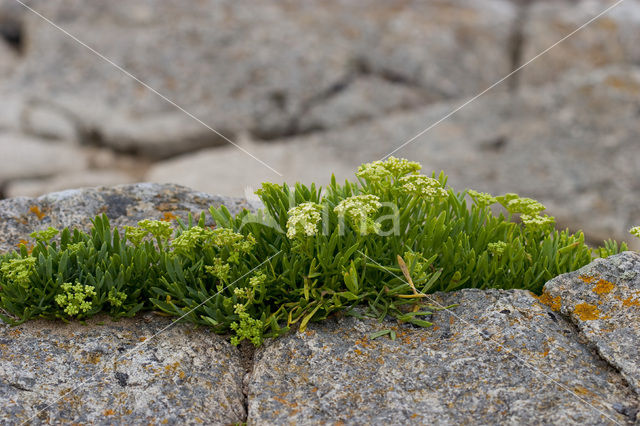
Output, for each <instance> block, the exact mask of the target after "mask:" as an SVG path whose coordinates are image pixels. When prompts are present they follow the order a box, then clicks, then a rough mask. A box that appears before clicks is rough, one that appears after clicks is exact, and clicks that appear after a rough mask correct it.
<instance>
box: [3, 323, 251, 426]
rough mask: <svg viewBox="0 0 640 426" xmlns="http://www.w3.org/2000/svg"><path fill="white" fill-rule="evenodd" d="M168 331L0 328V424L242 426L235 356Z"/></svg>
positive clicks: (219, 344) (182, 330) (105, 326)
mask: <svg viewBox="0 0 640 426" xmlns="http://www.w3.org/2000/svg"><path fill="white" fill-rule="evenodd" d="M100 320H102V321H100ZM170 323H171V321H170V320H168V319H166V318H160V317H158V316H155V315H152V314H145V315H140V316H137V317H136V318H135V319H124V320H120V321H118V322H112V321H111V320H110V319H108V317H106V318H94V319H91V320H89V321H87V324H86V325H82V324H80V323H73V324H65V323H63V322H51V321H33V322H29V323H28V324H23V325H20V326H17V327H15V328H8V327H6V326H0V327H2V328H0V359H1V360H2V362H1V363H0V405H1V406H2V412H1V413H0V422H1V423H3V424H16V425H17V424H24V423H29V424H50V423H74V424H87V423H90V424H143V423H144V424H164V423H168V424H198V423H208V424H231V423H236V422H241V421H242V420H243V419H244V418H245V417H246V413H245V408H244V395H243V394H242V378H243V375H244V369H243V367H242V365H241V363H240V357H239V355H238V351H237V349H235V348H234V347H233V346H231V344H230V343H229V342H228V341H226V340H224V339H223V338H222V337H219V336H216V335H215V334H212V333H209V332H207V331H206V330H202V329H200V330H195V329H193V327H190V326H185V325H175V326H173V327H170V328H167V329H166V330H164V328H166V327H167V326H168V325H169V324H170ZM156 334H158V336H157V337H155V336H156ZM34 348H37V350H34Z"/></svg>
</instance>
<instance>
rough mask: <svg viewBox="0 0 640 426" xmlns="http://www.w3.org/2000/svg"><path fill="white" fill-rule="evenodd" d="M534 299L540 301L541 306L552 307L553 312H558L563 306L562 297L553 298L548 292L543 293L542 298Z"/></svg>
mask: <svg viewBox="0 0 640 426" xmlns="http://www.w3.org/2000/svg"><path fill="white" fill-rule="evenodd" d="M534 297H535V298H536V299H538V302H540V303H541V304H543V305H545V306H548V307H550V308H551V310H552V311H556V312H557V311H559V310H560V307H561V306H562V299H561V298H560V296H556V297H551V296H550V295H549V293H547V292H546V291H545V292H543V293H542V294H541V295H540V296H534Z"/></svg>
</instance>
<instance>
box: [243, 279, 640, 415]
mask: <svg viewBox="0 0 640 426" xmlns="http://www.w3.org/2000/svg"><path fill="white" fill-rule="evenodd" d="M434 300H435V301H436V303H438V304H441V305H449V304H453V303H457V304H459V306H458V307H456V308H453V309H451V311H442V312H438V313H436V314H435V315H433V318H432V319H431V321H432V322H434V323H435V326H434V327H432V328H428V329H421V328H413V327H411V326H407V325H400V326H399V325H398V324H397V323H396V322H395V321H384V322H383V323H382V324H380V323H378V322H377V321H375V320H359V319H355V318H340V319H336V318H334V319H330V320H327V321H326V322H323V323H320V324H313V325H311V326H309V328H308V329H307V331H306V332H304V333H297V334H294V335H290V336H286V337H283V338H280V339H278V340H275V341H271V342H268V343H267V344H266V345H265V347H264V348H262V349H260V350H259V351H258V352H257V354H256V358H255V362H254V367H253V372H252V374H251V377H250V381H249V394H248V401H249V405H248V410H249V413H248V423H249V424H259V425H268V424H269V425H270V424H274V425H275V424H283V423H304V424H322V423H328V422H339V423H348V424H407V423H415V424H434V423H438V424H496V423H499V424H534V423H535V424H575V425H580V424H590V425H592V424H610V423H614V422H615V423H618V424H629V423H632V422H633V421H634V420H635V419H636V413H637V410H638V395H635V394H634V393H633V391H631V390H630V389H629V387H628V385H627V383H626V382H625V381H624V379H623V378H622V377H621V376H620V375H619V374H618V373H617V372H616V371H615V370H614V369H613V368H612V367H611V366H609V365H608V364H607V363H606V362H604V361H603V360H602V359H600V358H599V357H598V355H597V354H595V353H594V352H593V351H592V350H591V349H589V347H588V346H587V345H585V344H584V342H583V339H582V338H581V336H580V334H579V332H578V330H576V329H575V327H574V326H573V325H572V324H571V323H570V322H568V321H567V320H565V319H564V317H562V316H560V315H558V314H555V313H554V312H552V311H551V310H550V309H549V308H548V307H547V306H545V305H543V304H541V303H540V302H539V301H538V300H537V299H536V298H535V297H533V295H532V294H531V293H529V292H526V291H520V290H515V291H508V292H507V291H496V290H489V291H480V290H463V291H460V292H456V293H451V294H446V295H443V294H438V295H434ZM383 329H391V330H395V332H396V333H397V336H398V337H397V339H396V340H395V341H392V340H390V339H389V338H388V337H383V338H378V339H375V340H371V339H370V338H369V337H368V336H369V335H370V334H371V333H373V332H376V331H378V330H383Z"/></svg>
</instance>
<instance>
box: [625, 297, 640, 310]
mask: <svg viewBox="0 0 640 426" xmlns="http://www.w3.org/2000/svg"><path fill="white" fill-rule="evenodd" d="M622 306H624V307H625V308H630V307H631V306H640V299H634V298H633V296H629V297H627V298H626V299H624V300H623V301H622Z"/></svg>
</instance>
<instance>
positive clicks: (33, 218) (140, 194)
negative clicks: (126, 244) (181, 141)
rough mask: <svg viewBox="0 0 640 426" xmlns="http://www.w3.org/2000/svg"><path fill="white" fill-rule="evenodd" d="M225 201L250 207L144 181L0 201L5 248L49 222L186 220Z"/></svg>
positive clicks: (0, 241)
mask: <svg viewBox="0 0 640 426" xmlns="http://www.w3.org/2000/svg"><path fill="white" fill-rule="evenodd" d="M221 204H224V205H225V206H227V208H228V209H229V211H231V212H232V213H237V212H238V211H239V210H241V209H242V208H245V207H249V205H248V204H247V203H246V201H244V200H241V199H238V198H232V197H221V196H215V195H209V194H205V193H202V192H196V191H192V190H190V189H188V188H185V187H182V186H178V185H159V184H144V183H141V184H134V185H121V186H114V187H111V188H106V187H103V188H87V189H79V190H67V191H62V192H55V193H52V194H47V195H44V196H41V197H38V198H29V197H17V198H10V199H7V200H2V201H0V251H2V252H4V251H8V250H11V249H14V248H16V247H17V246H18V244H19V243H20V240H29V234H31V232H33V231H34V230H38V229H46V228H47V227H49V226H53V227H56V228H58V229H61V228H63V227H65V226H70V227H77V228H82V229H88V228H89V227H90V226H91V219H93V218H94V217H95V216H97V215H99V214H102V213H105V214H106V215H107V217H108V218H109V220H110V222H111V224H112V225H117V226H118V227H120V228H122V226H125V225H129V226H133V225H135V224H137V223H138V221H140V220H142V219H165V220H167V219H172V218H174V217H179V218H181V219H182V220H186V219H187V216H188V214H189V212H191V213H193V215H194V216H195V217H196V218H197V217H198V215H199V214H200V212H203V211H207V210H208V209H209V207H210V206H216V207H219V206H220V205H221ZM207 216H208V220H211V217H210V216H209V215H208V214H207Z"/></svg>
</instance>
